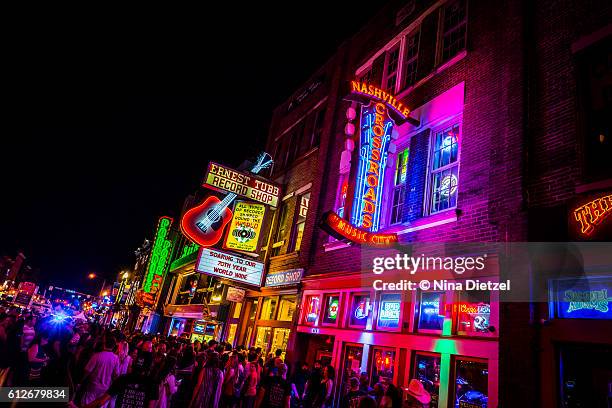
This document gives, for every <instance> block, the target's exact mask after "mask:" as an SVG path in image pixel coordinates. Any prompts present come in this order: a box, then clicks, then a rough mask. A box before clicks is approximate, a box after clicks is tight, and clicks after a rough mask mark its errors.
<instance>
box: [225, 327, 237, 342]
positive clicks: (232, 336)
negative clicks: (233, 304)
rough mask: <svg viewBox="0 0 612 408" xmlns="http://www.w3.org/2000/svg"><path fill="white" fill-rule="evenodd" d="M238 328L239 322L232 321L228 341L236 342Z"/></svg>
mask: <svg viewBox="0 0 612 408" xmlns="http://www.w3.org/2000/svg"><path fill="white" fill-rule="evenodd" d="M237 328H238V324H237V323H232V324H230V325H229V331H228V333H227V340H226V341H227V342H228V343H230V344H232V345H233V344H234V340H235V339H236V329H237Z"/></svg>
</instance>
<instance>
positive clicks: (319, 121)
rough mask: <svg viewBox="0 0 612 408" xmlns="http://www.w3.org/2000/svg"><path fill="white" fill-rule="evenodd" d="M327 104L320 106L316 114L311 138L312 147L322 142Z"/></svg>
mask: <svg viewBox="0 0 612 408" xmlns="http://www.w3.org/2000/svg"><path fill="white" fill-rule="evenodd" d="M325 110H326V109H325V105H323V106H322V107H320V108H319V109H318V110H317V111H316V112H315V113H314V114H312V115H314V127H313V131H312V138H311V139H310V148H311V149H312V148H314V147H315V146H318V145H319V143H320V142H321V134H322V133H323V124H324V121H325Z"/></svg>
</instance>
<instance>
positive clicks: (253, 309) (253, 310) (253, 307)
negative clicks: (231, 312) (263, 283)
mask: <svg viewBox="0 0 612 408" xmlns="http://www.w3.org/2000/svg"><path fill="white" fill-rule="evenodd" d="M257 303H259V299H255V300H253V302H252V304H251V310H250V311H249V320H255V313H257Z"/></svg>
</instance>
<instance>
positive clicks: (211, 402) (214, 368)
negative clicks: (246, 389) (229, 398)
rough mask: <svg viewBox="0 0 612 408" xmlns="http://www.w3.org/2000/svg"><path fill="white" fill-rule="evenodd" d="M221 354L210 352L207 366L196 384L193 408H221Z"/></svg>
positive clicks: (192, 399)
mask: <svg viewBox="0 0 612 408" xmlns="http://www.w3.org/2000/svg"><path fill="white" fill-rule="evenodd" d="M219 364H220V361H219V353H216V352H215V351H211V352H209V354H208V356H207V359H206V364H205V365H204V368H203V369H202V370H201V371H200V375H199V376H198V379H197V381H196V383H195V387H194V390H193V396H192V398H191V404H190V406H191V407H194V408H204V407H210V408H219V402H220V399H221V389H222V388H223V387H222V386H223V371H221V369H220V368H219Z"/></svg>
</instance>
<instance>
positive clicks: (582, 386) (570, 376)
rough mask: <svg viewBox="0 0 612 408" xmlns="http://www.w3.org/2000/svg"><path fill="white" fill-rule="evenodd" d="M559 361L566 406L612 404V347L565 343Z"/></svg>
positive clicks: (602, 405)
mask: <svg viewBox="0 0 612 408" xmlns="http://www.w3.org/2000/svg"><path fill="white" fill-rule="evenodd" d="M559 362H560V366H559V375H560V377H561V378H560V380H561V381H560V382H561V387H560V388H561V390H560V391H561V405H562V406H564V407H570V408H574V407H610V406H612V347H610V346H607V345H602V346H597V345H593V344H562V345H560V346H559Z"/></svg>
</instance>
